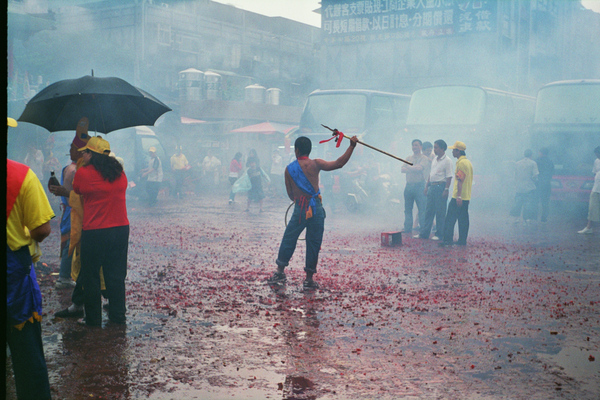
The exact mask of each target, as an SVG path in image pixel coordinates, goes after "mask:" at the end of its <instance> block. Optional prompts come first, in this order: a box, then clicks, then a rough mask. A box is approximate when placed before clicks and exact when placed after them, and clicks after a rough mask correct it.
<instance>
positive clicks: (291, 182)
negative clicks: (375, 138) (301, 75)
mask: <svg viewBox="0 0 600 400" xmlns="http://www.w3.org/2000/svg"><path fill="white" fill-rule="evenodd" d="M357 142H358V138H357V137H356V136H353V137H352V138H350V146H348V149H346V152H345V153H344V154H343V155H342V156H341V157H340V158H338V159H337V160H335V161H325V160H322V159H319V158H317V159H314V160H313V159H310V158H309V157H308V156H309V155H310V152H311V150H312V142H311V141H310V139H309V138H307V137H304V136H301V137H299V138H298V139H296V142H295V143H294V149H295V153H296V161H294V162H292V163H290V164H289V165H288V166H287V168H286V169H285V187H286V189H287V193H288V196H289V198H290V199H291V200H292V201H294V203H295V207H294V213H293V215H292V218H291V220H290V222H289V224H288V225H287V227H286V229H285V233H284V234H283V239H282V240H281V245H280V247H279V254H278V256H277V260H276V261H275V262H276V264H277V271H276V272H275V273H274V274H273V276H272V277H271V278H269V280H268V283H270V284H280V283H285V282H286V280H287V278H286V276H285V273H284V269H285V267H287V266H288V264H289V262H290V259H291V258H292V255H293V254H294V250H296V244H297V242H298V237H299V236H300V234H301V233H302V231H303V230H304V229H305V228H306V265H305V267H304V271H305V272H306V279H305V280H304V283H303V287H304V288H306V289H316V288H318V284H317V283H316V282H315V281H314V280H313V275H314V274H315V273H316V272H317V262H318V258H319V250H320V249H321V242H322V241H323V229H324V225H325V211H324V210H323V205H322V203H321V194H320V190H319V172H320V171H333V170H336V169H339V168H342V167H343V166H344V165H346V163H347V162H348V160H349V159H350V156H352V152H353V151H354V148H355V147H356V143H357Z"/></svg>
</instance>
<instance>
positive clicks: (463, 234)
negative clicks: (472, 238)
mask: <svg viewBox="0 0 600 400" xmlns="http://www.w3.org/2000/svg"><path fill="white" fill-rule="evenodd" d="M457 220H458V241H457V242H456V243H457V244H460V245H465V244H467V236H468V235H469V200H463V201H462V205H461V206H460V207H459V206H458V204H456V199H452V200H450V204H449V205H448V212H447V213H446V220H445V221H444V243H452V240H453V237H454V225H455V224H456V221H457Z"/></svg>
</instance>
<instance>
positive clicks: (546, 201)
mask: <svg viewBox="0 0 600 400" xmlns="http://www.w3.org/2000/svg"><path fill="white" fill-rule="evenodd" d="M551 194H552V187H551V186H550V185H549V184H548V185H539V186H538V188H537V200H538V201H539V202H540V204H541V206H542V218H541V221H542V222H546V221H547V220H548V214H549V210H550V195H551Z"/></svg>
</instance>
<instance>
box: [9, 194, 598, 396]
mask: <svg viewBox="0 0 600 400" xmlns="http://www.w3.org/2000/svg"><path fill="white" fill-rule="evenodd" d="M326 200H327V198H326ZM239 201H240V202H239V203H235V204H233V205H228V204H227V195H226V194H223V195H222V196H221V197H217V196H214V197H210V196H193V195H190V196H188V197H187V198H186V199H184V200H181V201H176V200H172V199H168V198H166V197H161V198H160V202H159V205H158V206H157V207H155V208H148V207H145V206H144V205H142V204H141V203H138V202H136V201H133V200H132V201H129V202H128V206H129V207H130V210H129V217H130V222H131V236H130V250H129V273H128V277H127V301H128V314H127V318H128V321H127V324H126V325H124V326H123V325H113V324H111V323H110V322H108V319H107V316H106V315H105V317H104V318H105V321H104V324H103V327H102V328H88V327H84V326H80V325H78V324H77V323H76V321H75V320H65V319H60V318H54V317H53V314H54V313H55V312H56V311H59V310H61V309H63V308H65V307H66V306H68V305H69V304H70V291H69V290H60V291H58V290H55V289H54V281H55V280H56V275H53V274H52V273H56V272H58V261H59V260H58V243H59V238H58V233H57V232H58V229H56V227H55V229H54V230H53V233H52V235H51V237H50V238H49V239H47V240H46V241H45V242H44V243H43V248H44V254H45V256H44V257H45V258H44V260H43V261H44V262H45V263H46V264H47V267H43V268H42V269H41V271H40V273H39V278H40V282H41V288H42V295H43V298H44V311H45V316H44V321H43V324H42V327H43V335H44V346H45V353H46V360H47V363H48V370H49V375H50V384H51V387H52V392H53V396H54V398H55V399H83V398H102V399H145V398H149V399H215V400H216V399H287V400H291V399H320V400H327V399H598V398H600V383H599V382H600V266H599V264H600V234H598V233H596V234H594V235H577V234H576V231H577V230H579V229H581V228H582V227H583V226H584V225H585V218H576V219H572V218H570V217H568V216H567V215H565V214H564V213H561V212H556V213H555V215H553V216H552V218H551V219H550V222H548V223H547V224H535V225H533V226H522V225H517V226H515V225H513V224H509V223H507V221H506V220H507V217H506V215H507V214H508V213H507V212H504V210H502V211H494V210H491V211H490V210H483V209H481V208H478V205H477V203H476V202H475V201H474V202H473V204H472V205H471V208H470V212H471V231H470V236H469V245H468V246H466V247H449V248H440V247H439V246H438V244H437V243H436V242H434V241H430V240H419V239H412V238H407V237H403V242H404V243H403V245H402V246H401V247H382V246H381V245H380V234H381V232H383V231H392V230H396V229H397V228H398V227H400V226H401V224H402V221H403V213H402V210H401V209H400V208H399V206H397V207H398V208H394V207H390V209H389V210H388V212H387V214H386V215H385V216H376V215H372V214H350V213H349V212H348V211H346V210H335V211H334V210H331V208H330V207H328V206H327V203H326V210H327V213H328V216H327V219H326V232H325V239H324V242H323V248H322V251H321V256H320V263H319V273H318V274H317V275H316V276H315V279H316V280H317V281H318V282H319V283H320V285H321V288H320V289H317V290H311V291H304V290H303V289H302V281H303V278H304V272H303V262H304V243H303V242H300V243H299V245H298V248H297V250H296V254H295V256H294V258H293V259H292V262H291V264H290V267H289V268H288V269H287V270H286V273H287V276H288V282H287V285H284V286H276V287H270V286H268V285H266V284H265V282H264V281H265V280H266V279H267V278H268V277H269V276H270V275H271V274H272V272H273V271H274V268H275V267H274V260H275V258H276V255H277V249H278V245H279V241H280V239H281V236H282V234H283V230H284V215H285V211H286V209H287V207H288V204H289V201H287V200H285V199H279V200H272V199H267V200H266V201H265V212H264V213H258V210H257V209H252V211H251V212H250V213H245V212H244V209H245V205H246V204H245V198H243V197H240V198H239ZM7 365H8V366H9V365H10V364H7ZM8 371H9V374H8V375H7V385H8V393H7V394H8V398H9V399H14V398H15V395H14V382H13V379H12V376H11V375H12V374H11V373H10V371H11V370H10V367H9V369H8Z"/></svg>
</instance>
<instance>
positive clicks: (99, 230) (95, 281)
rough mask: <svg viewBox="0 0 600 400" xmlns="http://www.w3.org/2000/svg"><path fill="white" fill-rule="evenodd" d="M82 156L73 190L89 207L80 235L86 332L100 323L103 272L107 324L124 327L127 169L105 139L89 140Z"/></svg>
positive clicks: (127, 222) (127, 226)
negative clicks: (101, 271) (111, 155)
mask: <svg viewBox="0 0 600 400" xmlns="http://www.w3.org/2000/svg"><path fill="white" fill-rule="evenodd" d="M79 151H81V152H83V163H84V165H83V167H81V168H79V169H78V170H77V172H76V174H75V178H74V180H73V190H74V191H75V193H77V194H79V195H80V196H81V197H82V199H83V203H84V204H85V208H84V212H83V231H82V234H81V277H80V279H82V283H83V286H84V288H85V290H84V305H85V317H84V322H85V324H86V325H88V326H100V325H101V323H102V300H101V296H100V295H101V293H100V267H101V266H102V269H103V272H104V281H105V284H106V291H107V297H108V298H109V299H110V307H109V310H108V318H109V320H110V321H111V322H114V323H118V324H123V323H125V277H126V276H127V252H128V243H129V220H128V218H127V208H126V202H125V191H126V190H127V177H126V176H125V172H123V166H122V165H121V164H120V163H119V161H117V160H116V159H115V158H113V157H110V156H109V154H110V144H109V143H108V141H106V140H104V139H102V138H101V137H98V136H95V137H92V138H90V140H89V141H88V143H87V145H86V146H84V147H82V148H80V149H79Z"/></svg>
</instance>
